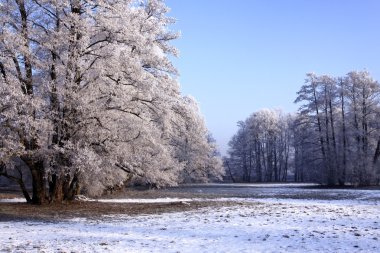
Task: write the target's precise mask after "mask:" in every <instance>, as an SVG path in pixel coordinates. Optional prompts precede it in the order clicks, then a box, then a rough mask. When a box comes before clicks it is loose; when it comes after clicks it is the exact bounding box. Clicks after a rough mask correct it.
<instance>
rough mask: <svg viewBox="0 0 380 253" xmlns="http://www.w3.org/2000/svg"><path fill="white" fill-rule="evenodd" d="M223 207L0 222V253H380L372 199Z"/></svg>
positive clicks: (379, 219) (379, 213)
mask: <svg viewBox="0 0 380 253" xmlns="http://www.w3.org/2000/svg"><path fill="white" fill-rule="evenodd" d="M375 192H376V194H377V195H378V194H379V193H378V192H379V191H375ZM372 195H373V193H372ZM224 200H226V199H224ZM229 200H230V201H234V202H236V205H235V206H232V207H219V208H205V209H201V210H196V211H189V212H179V213H165V214H161V215H141V216H137V217H136V216H124V215H117V216H105V217H103V218H102V219H100V220H91V219H88V220H86V219H73V220H64V221H59V222H37V221H20V222H14V221H11V222H0V246H1V249H0V252H25V251H27V252H380V203H379V202H378V201H377V200H373V201H371V200H350V201H349V200H343V201H341V200H292V199H287V200H285V199H282V200H281V199H280V200H278V199H260V200H258V199H251V198H245V199H239V198H231V199H229ZM125 201H126V202H128V201H130V200H125ZM145 201H146V200H145ZM156 201H157V202H159V201H163V202H165V201H168V199H166V200H165V199H162V200H156ZM172 201H186V203H185V204H191V201H194V200H192V199H183V200H181V199H172ZM197 201H200V199H197ZM203 201H206V200H203ZM207 201H209V200H207ZM213 201H218V200H217V199H216V200H213ZM134 202H138V200H134ZM152 202H154V200H152Z"/></svg>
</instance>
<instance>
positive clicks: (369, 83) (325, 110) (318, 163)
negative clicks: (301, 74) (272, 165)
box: [295, 71, 380, 185]
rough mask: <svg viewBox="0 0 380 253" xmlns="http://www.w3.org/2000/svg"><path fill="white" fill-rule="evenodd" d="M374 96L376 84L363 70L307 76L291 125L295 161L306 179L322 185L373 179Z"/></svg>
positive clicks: (376, 133)
mask: <svg viewBox="0 0 380 253" xmlns="http://www.w3.org/2000/svg"><path fill="white" fill-rule="evenodd" d="M379 95H380V93H379V84H378V83H377V82H376V81H375V80H373V79H372V78H371V76H370V75H369V73H368V72H365V71H363V72H356V71H353V72H350V73H348V74H347V75H346V76H345V77H344V78H341V77H340V78H333V77H329V76H326V75H324V76H317V75H315V74H308V75H307V79H306V83H305V85H304V86H302V87H301V89H300V91H299V92H298V97H297V99H296V102H299V103H301V106H300V110H299V117H298V119H299V120H298V124H297V125H296V126H295V146H296V157H295V160H296V164H297V167H298V168H301V167H303V168H308V169H307V170H305V169H302V172H303V173H304V174H305V175H307V176H306V177H308V178H309V179H310V180H313V181H319V182H321V183H326V184H328V185H336V184H340V185H344V184H346V183H350V184H355V185H369V184H374V183H376V182H377V181H378V180H379V172H378V171H379V165H378V157H379V155H378V154H379V151H378V150H380V149H378V148H377V147H379V145H378V143H379V142H378V136H379V125H378V123H377V122H378V120H376V118H377V117H378V116H379V106H380V104H379ZM306 131H307V134H305V133H306ZM305 158H307V159H305Z"/></svg>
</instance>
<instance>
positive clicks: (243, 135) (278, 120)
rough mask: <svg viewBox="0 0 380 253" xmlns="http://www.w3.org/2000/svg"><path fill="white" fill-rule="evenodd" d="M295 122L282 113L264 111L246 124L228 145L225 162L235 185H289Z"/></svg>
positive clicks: (240, 126) (256, 114) (241, 124)
mask: <svg viewBox="0 0 380 253" xmlns="http://www.w3.org/2000/svg"><path fill="white" fill-rule="evenodd" d="M291 123H292V119H291V117H290V115H285V114H283V113H282V112H281V111H279V110H269V109H262V110H260V111H258V112H255V113H253V114H252V115H251V116H250V117H248V118H247V119H246V120H245V121H244V122H239V123H238V126H239V130H238V132H237V133H236V134H235V135H234V136H233V137H232V139H231V141H230V142H229V146H230V149H229V151H228V154H229V156H228V157H227V158H225V159H224V163H225V166H226V167H227V172H228V174H229V176H230V177H231V179H233V180H234V181H243V182H252V181H256V182H262V181H264V182H272V181H277V182H278V181H286V180H287V176H288V172H289V171H290V161H291V153H292V147H291V131H290V125H291Z"/></svg>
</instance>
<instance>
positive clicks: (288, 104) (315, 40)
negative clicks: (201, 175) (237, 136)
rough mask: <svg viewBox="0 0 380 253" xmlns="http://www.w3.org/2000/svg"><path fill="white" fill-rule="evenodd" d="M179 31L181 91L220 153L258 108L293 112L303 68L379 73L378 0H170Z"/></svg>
mask: <svg viewBox="0 0 380 253" xmlns="http://www.w3.org/2000/svg"><path fill="white" fill-rule="evenodd" d="M166 4H167V5H168V6H169V7H170V8H171V12H170V16H172V17H174V18H176V19H177V20H178V22H177V24H176V25H175V26H173V29H174V30H179V31H181V33H182V36H181V38H180V39H179V40H177V41H176V42H175V43H174V45H175V46H176V47H177V48H178V49H179V50H180V52H181V53H180V57H179V59H176V60H175V61H174V63H175V65H176V66H177V68H178V69H179V71H180V74H181V76H180V78H179V80H180V83H181V87H182V92H183V94H185V95H188V94H189V95H192V96H194V97H195V98H196V99H197V101H198V102H199V103H200V107H201V111H202V113H203V115H204V117H205V119H206V123H207V126H208V128H209V130H210V131H211V132H212V134H213V135H214V137H215V138H216V140H217V143H218V145H219V148H220V150H221V151H222V153H224V152H225V151H226V149H227V143H228V141H229V139H230V138H231V137H232V135H233V134H234V133H235V132H236V130H237V127H236V123H237V121H239V120H244V119H245V118H247V117H248V116H249V115H250V114H251V113H252V112H254V111H257V110H259V109H261V108H281V109H283V110H284V111H285V112H295V111H296V110H297V106H296V105H295V104H293V101H294V99H295V97H296V92H297V91H298V89H299V88H300V87H301V85H302V84H303V82H304V78H305V74H306V73H308V72H315V73H317V74H331V75H336V76H340V75H345V74H346V73H347V72H349V71H350V70H364V69H366V70H368V71H369V72H370V73H371V74H372V76H373V77H374V78H375V79H377V80H379V78H380V65H379V61H380V1H379V0H236V1H232V0H167V1H166Z"/></svg>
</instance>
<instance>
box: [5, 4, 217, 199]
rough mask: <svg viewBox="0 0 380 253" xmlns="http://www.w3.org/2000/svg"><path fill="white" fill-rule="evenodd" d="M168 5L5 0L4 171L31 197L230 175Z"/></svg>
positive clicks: (70, 195) (96, 192) (67, 196)
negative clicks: (188, 80)
mask: <svg viewBox="0 0 380 253" xmlns="http://www.w3.org/2000/svg"><path fill="white" fill-rule="evenodd" d="M167 12H168V8H167V7H166V6H165V4H164V3H163V1H161V0H146V1H135V0H59V1H57V0H0V96H1V99H0V136H1V140H0V176H4V177H7V178H9V179H11V180H13V181H15V182H17V183H18V184H19V185H20V187H21V189H22V191H23V193H24V196H25V198H26V199H27V201H28V202H31V203H36V204H42V203H47V202H54V201H62V200H65V199H72V198H73V197H74V195H76V194H78V193H80V192H82V193H86V194H88V195H92V196H93V195H99V194H101V193H102V192H103V191H104V190H105V189H107V188H112V187H115V186H121V185H123V184H125V183H128V182H138V183H143V184H149V185H152V186H156V187H160V186H165V185H175V184H177V183H180V182H187V181H191V180H195V181H207V180H209V179H210V178H220V176H221V175H222V174H223V168H222V164H221V160H220V158H218V157H217V156H215V144H214V143H213V142H211V141H210V139H209V138H208V137H209V134H208V131H207V129H206V127H205V124H204V120H203V118H202V117H201V116H200V113H199V110H198V106H197V104H196V102H195V100H194V99H192V98H189V97H183V96H182V95H181V94H180V90H179V85H178V83H177V81H176V77H177V71H176V69H175V68H174V67H173V65H172V63H171V62H170V60H169V56H170V55H174V56H175V55H177V50H176V49H175V48H174V47H172V46H171V45H170V41H172V40H173V39H176V38H177V37H178V34H176V33H173V32H171V31H170V30H169V29H168V26H169V25H171V24H172V23H173V22H174V21H173V19H172V18H169V17H167ZM195 154H196V155H195ZM19 164H23V166H22V167H26V168H27V172H25V171H24V170H23V169H21V168H20V166H18V165H19ZM25 173H28V174H30V175H31V178H32V188H33V192H32V195H30V194H29V192H28V189H27V188H26V186H25V182H24V179H25Z"/></svg>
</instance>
